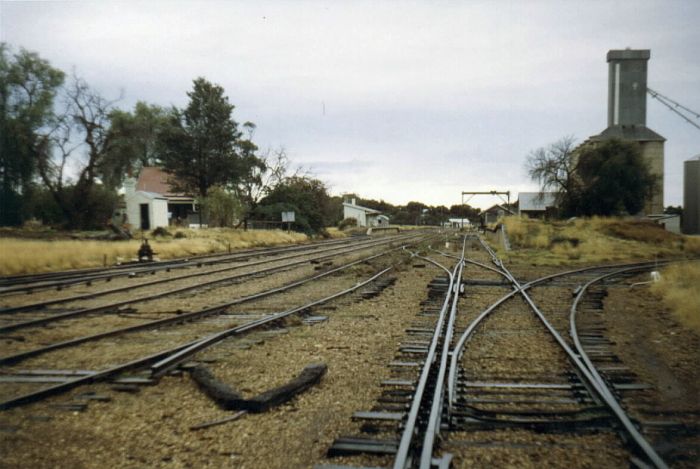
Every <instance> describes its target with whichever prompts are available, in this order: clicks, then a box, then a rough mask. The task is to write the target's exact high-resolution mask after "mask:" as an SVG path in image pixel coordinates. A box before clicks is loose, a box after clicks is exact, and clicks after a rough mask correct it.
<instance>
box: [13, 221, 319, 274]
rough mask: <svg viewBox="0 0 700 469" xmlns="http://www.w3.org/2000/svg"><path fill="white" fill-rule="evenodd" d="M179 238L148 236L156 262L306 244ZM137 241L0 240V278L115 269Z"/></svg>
mask: <svg viewBox="0 0 700 469" xmlns="http://www.w3.org/2000/svg"><path fill="white" fill-rule="evenodd" d="M177 233H179V234H177V237H173V236H159V237H155V238H152V237H151V236H150V235H149V236H148V237H149V244H150V245H151V247H152V248H153V250H154V251H155V252H156V257H158V258H159V259H172V258H175V257H185V256H192V255H197V254H207V253H215V252H225V251H227V250H228V249H232V250H233V249H245V248H252V247H262V246H274V245H279V244H293V243H302V242H304V241H307V240H308V238H307V236H306V235H304V234H301V233H295V232H292V233H287V232H285V231H280V230H250V231H241V230H233V229H225V228H211V229H205V230H184V229H182V230H178V232H177ZM140 244H141V241H139V240H131V241H97V240H92V241H91V240H63V239H61V240H39V239H24V238H0V275H18V274H27V273H38V272H51V271H55V270H65V269H80V268H87V267H100V266H103V265H114V264H116V263H118V262H125V261H130V260H132V259H134V258H135V257H136V253H137V252H138V249H139V246H140Z"/></svg>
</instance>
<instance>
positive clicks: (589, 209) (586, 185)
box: [526, 137, 656, 216]
mask: <svg viewBox="0 0 700 469" xmlns="http://www.w3.org/2000/svg"><path fill="white" fill-rule="evenodd" d="M573 143H574V139H573V138H572V137H565V138H563V139H561V140H559V141H557V142H555V143H553V144H552V145H550V146H549V147H547V148H540V149H538V150H535V151H533V152H532V153H530V155H529V156H528V158H527V162H526V167H527V170H528V173H529V175H530V177H531V178H532V179H533V180H535V181H537V182H538V183H540V186H541V190H542V191H543V192H544V191H548V190H551V191H554V192H556V194H557V202H558V204H559V209H560V211H561V213H562V215H564V216H575V215H618V214H624V213H629V214H634V213H638V212H639V211H640V210H641V209H642V208H643V207H644V202H645V200H646V198H647V197H648V196H649V195H650V194H651V193H652V191H653V189H654V187H655V184H656V179H655V177H654V176H653V175H652V174H651V172H650V170H649V168H648V166H647V165H646V163H645V161H644V159H643V157H642V155H641V153H640V150H639V146H638V145H637V144H635V143H633V142H623V141H621V140H616V139H611V140H606V141H603V142H593V143H590V144H587V145H585V146H583V147H580V148H578V149H575V148H574V145H573Z"/></svg>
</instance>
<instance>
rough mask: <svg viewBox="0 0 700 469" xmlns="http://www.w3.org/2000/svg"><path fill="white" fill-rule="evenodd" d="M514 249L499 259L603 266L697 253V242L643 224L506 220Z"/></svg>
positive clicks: (630, 221) (596, 219)
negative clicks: (603, 264)
mask: <svg viewBox="0 0 700 469" xmlns="http://www.w3.org/2000/svg"><path fill="white" fill-rule="evenodd" d="M503 222H504V223H505V225H506V231H507V233H508V237H509V239H510V243H511V246H512V247H513V251H511V252H509V253H506V252H504V251H503V248H502V246H499V249H500V254H501V255H502V256H504V257H507V258H511V259H518V260H525V261H528V262H531V263H533V264H537V265H562V264H571V263H603V262H616V261H625V260H630V259H654V258H668V257H678V256H697V255H700V239H698V238H691V237H687V236H681V235H677V234H674V233H671V232H668V231H666V230H664V229H663V227H661V226H659V225H656V224H655V223H652V222H650V221H646V220H636V219H634V220H633V219H622V218H599V217H593V218H580V219H575V220H572V221H557V222H544V221H541V220H530V219H527V218H520V217H506V218H505V219H504V220H503Z"/></svg>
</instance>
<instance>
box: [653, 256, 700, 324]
mask: <svg viewBox="0 0 700 469" xmlns="http://www.w3.org/2000/svg"><path fill="white" fill-rule="evenodd" d="M698 285H700V262H697V261H696V262H686V263H682V264H674V265H671V266H668V267H666V268H664V269H663V270H662V271H661V280H660V281H658V282H656V283H654V284H653V285H652V287H651V290H652V292H654V293H655V294H656V295H658V296H659V297H661V299H662V301H663V303H664V305H666V307H668V308H669V309H670V310H671V311H672V312H673V314H674V315H675V317H676V319H678V321H679V322H681V323H682V324H684V325H685V326H687V327H689V328H691V329H694V330H695V331H696V332H698V333H700V293H698Z"/></svg>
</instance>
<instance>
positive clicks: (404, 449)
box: [393, 254, 456, 469]
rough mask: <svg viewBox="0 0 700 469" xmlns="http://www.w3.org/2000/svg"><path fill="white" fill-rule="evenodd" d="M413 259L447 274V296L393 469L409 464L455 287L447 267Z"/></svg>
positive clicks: (403, 468)
mask: <svg viewBox="0 0 700 469" xmlns="http://www.w3.org/2000/svg"><path fill="white" fill-rule="evenodd" d="M413 257H417V258H419V259H423V260H425V261H426V262H430V263H431V264H433V265H435V266H437V267H438V268H440V269H442V270H444V271H445V272H446V273H447V275H448V277H449V280H450V281H449V285H448V289H447V294H446V295H445V300H444V301H443V304H442V307H441V308H440V315H439V317H438V321H437V324H436V326H435V332H434V333H433V338H432V340H431V341H430V347H429V349H428V354H427V355H426V357H425V362H424V364H423V369H422V370H421V374H420V378H419V379H418V384H417V385H416V391H415V393H414V395H413V400H412V401H411V407H410V409H409V412H408V417H407V418H406V423H405V426H404V431H403V433H402V435H401V441H400V442H399V447H398V450H397V452H396V456H395V457H394V465H393V467H394V469H405V468H406V467H407V465H408V462H409V458H410V452H411V445H412V443H413V440H414V438H415V436H416V426H417V421H418V413H419V411H420V407H421V401H422V400H423V394H424V393H425V390H426V387H427V386H428V380H429V375H430V371H431V368H432V363H433V361H434V360H435V354H436V353H437V347H438V342H439V340H440V333H441V331H442V326H443V324H444V322H445V315H446V312H447V306H448V305H449V302H450V297H451V292H452V290H453V289H454V285H455V283H454V278H455V277H454V274H453V273H452V272H450V270H449V269H447V267H445V266H443V265H442V264H439V263H438V262H436V261H434V260H432V259H430V258H428V257H422V256H418V255H415V254H414V255H413ZM455 270H456V267H455Z"/></svg>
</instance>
